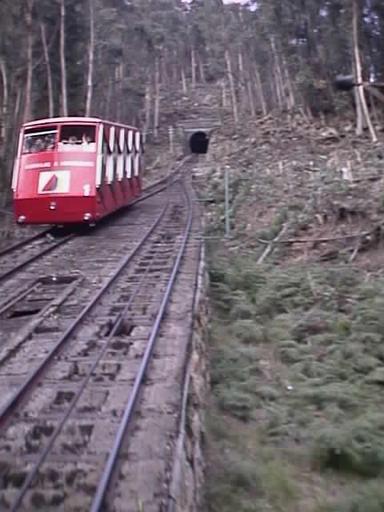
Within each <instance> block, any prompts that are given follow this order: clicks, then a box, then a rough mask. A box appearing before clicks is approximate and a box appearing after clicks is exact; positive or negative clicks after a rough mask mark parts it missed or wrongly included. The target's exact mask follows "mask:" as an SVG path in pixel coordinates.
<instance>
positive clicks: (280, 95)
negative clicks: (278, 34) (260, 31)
mask: <svg viewBox="0 0 384 512" xmlns="http://www.w3.org/2000/svg"><path fill="white" fill-rule="evenodd" d="M271 48H272V55H273V59H274V63H275V66H274V77H275V86H276V95H277V101H278V104H279V108H283V107H284V103H285V101H284V96H285V95H284V82H283V77H282V72H281V66H280V62H279V57H278V55H277V50H276V45H275V40H274V39H273V37H272V38H271Z"/></svg>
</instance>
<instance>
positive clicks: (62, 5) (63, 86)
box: [60, 0, 68, 116]
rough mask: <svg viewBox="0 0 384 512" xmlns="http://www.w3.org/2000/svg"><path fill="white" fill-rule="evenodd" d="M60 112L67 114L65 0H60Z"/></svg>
mask: <svg viewBox="0 0 384 512" xmlns="http://www.w3.org/2000/svg"><path fill="white" fill-rule="evenodd" d="M60 68H61V112H62V114H63V116H68V90H67V66H66V62H65V0H60Z"/></svg>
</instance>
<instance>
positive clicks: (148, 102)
mask: <svg viewBox="0 0 384 512" xmlns="http://www.w3.org/2000/svg"><path fill="white" fill-rule="evenodd" d="M151 104H152V95H151V84H150V83H149V82H148V83H147V85H146V86H145V117H144V137H145V139H146V137H147V133H148V130H149V124H150V121H151ZM144 142H145V140H144Z"/></svg>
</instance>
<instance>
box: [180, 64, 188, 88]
mask: <svg viewBox="0 0 384 512" xmlns="http://www.w3.org/2000/svg"><path fill="white" fill-rule="evenodd" d="M181 87H182V89H183V94H188V87H187V78H186V76H185V70H184V67H183V66H182V67H181Z"/></svg>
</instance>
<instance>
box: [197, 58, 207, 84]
mask: <svg viewBox="0 0 384 512" xmlns="http://www.w3.org/2000/svg"><path fill="white" fill-rule="evenodd" d="M197 61H198V63H199V75H200V82H201V83H202V84H205V82H206V80H205V71H204V62H203V60H202V58H201V57H199V56H198V57H197Z"/></svg>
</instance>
